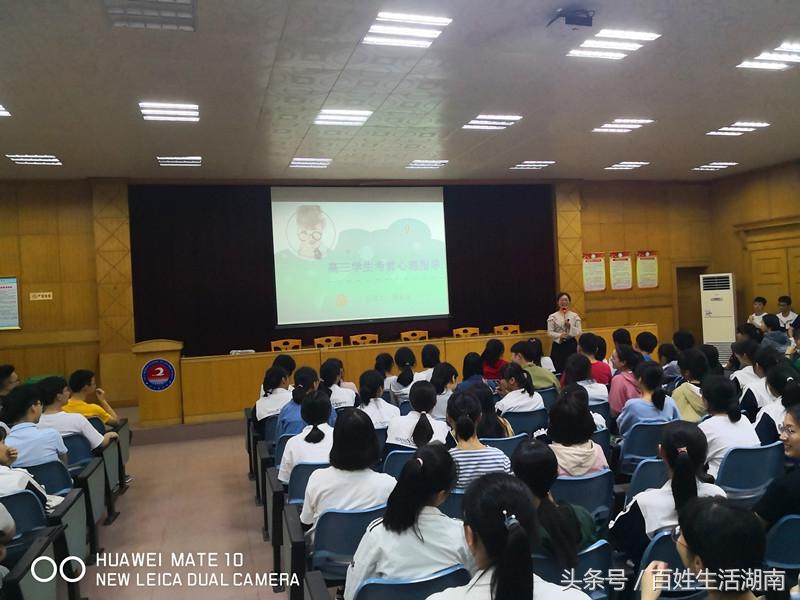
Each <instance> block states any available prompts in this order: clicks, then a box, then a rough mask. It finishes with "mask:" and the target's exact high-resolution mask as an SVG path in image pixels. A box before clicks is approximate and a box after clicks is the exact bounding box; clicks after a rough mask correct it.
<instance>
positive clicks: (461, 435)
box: [447, 392, 511, 488]
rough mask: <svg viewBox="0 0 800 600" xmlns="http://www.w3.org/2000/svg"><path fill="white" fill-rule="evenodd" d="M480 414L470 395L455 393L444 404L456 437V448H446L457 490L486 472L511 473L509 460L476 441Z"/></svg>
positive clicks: (501, 453)
mask: <svg viewBox="0 0 800 600" xmlns="http://www.w3.org/2000/svg"><path fill="white" fill-rule="evenodd" d="M481 413H482V411H481V404H480V401H479V400H478V397H477V396H476V395H475V394H473V393H472V392H456V393H455V394H453V395H452V396H450V400H449V401H448V402H447V422H448V424H449V425H450V429H451V430H452V431H454V432H455V437H456V447H455V448H451V449H450V455H451V456H452V457H453V460H455V461H456V464H457V465H458V483H456V487H458V488H466V487H467V486H468V485H469V484H470V483H472V482H473V481H474V480H475V479H477V478H478V477H480V476H481V475H485V474H486V473H496V472H501V473H510V472H511V461H510V460H509V459H508V457H507V456H506V455H505V453H504V452H503V451H502V450H499V449H498V448H493V447H492V446H486V445H485V444H482V443H481V441H480V440H479V439H478V431H477V425H478V423H479V422H480V420H481Z"/></svg>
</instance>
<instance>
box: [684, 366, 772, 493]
mask: <svg viewBox="0 0 800 600" xmlns="http://www.w3.org/2000/svg"><path fill="white" fill-rule="evenodd" d="M701 392H702V394H703V401H704V402H705V404H706V411H707V412H708V414H709V417H708V418H707V419H705V420H703V421H700V423H698V426H699V427H700V429H701V430H702V432H703V433H704V434H705V435H706V440H707V441H708V453H707V454H708V456H707V460H708V474H709V475H711V476H712V477H714V478H716V477H717V472H718V471H719V466H720V464H722V458H723V457H724V456H725V454H726V453H727V452H728V450H730V449H731V448H743V447H747V448H749V447H752V446H760V445H761V442H760V441H759V439H758V435H756V430H755V428H754V427H753V424H752V423H751V422H750V421H748V420H747V419H743V418H742V413H741V412H740V411H739V401H738V400H737V399H736V387H735V386H734V385H733V382H731V381H730V379H728V378H727V377H725V376H724V375H707V376H706V378H705V379H704V380H703V385H702V387H701Z"/></svg>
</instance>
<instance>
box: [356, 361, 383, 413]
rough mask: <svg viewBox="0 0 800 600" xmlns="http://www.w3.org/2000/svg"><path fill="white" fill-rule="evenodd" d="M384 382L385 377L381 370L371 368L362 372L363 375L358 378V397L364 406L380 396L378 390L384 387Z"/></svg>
mask: <svg viewBox="0 0 800 600" xmlns="http://www.w3.org/2000/svg"><path fill="white" fill-rule="evenodd" d="M383 382H384V377H383V375H382V374H381V373H380V371H375V370H374V369H370V370H369V371H364V372H363V373H362V374H361V377H359V378H358V397H359V399H360V400H361V404H362V405H363V406H366V405H367V404H369V403H370V400H372V399H373V398H377V397H378V390H379V389H381V388H382V387H383Z"/></svg>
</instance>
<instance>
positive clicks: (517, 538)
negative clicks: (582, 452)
mask: <svg viewBox="0 0 800 600" xmlns="http://www.w3.org/2000/svg"><path fill="white" fill-rule="evenodd" d="M537 529H538V524H537V522H536V512H535V508H534V498H533V494H532V493H531V491H530V490H529V489H528V486H526V485H525V484H524V483H523V482H522V481H520V480H519V479H517V478H516V477H513V476H511V475H506V474H504V473H491V474H489V475H484V476H483V477H481V478H480V479H477V480H475V481H474V482H473V483H472V485H470V486H469V488H467V493H466V494H464V533H465V534H466V538H467V544H468V546H469V549H470V552H472V555H473V556H474V557H475V564H476V566H477V569H478V570H477V572H476V573H475V576H474V577H473V578H472V580H471V581H470V582H469V583H468V584H467V585H464V586H461V587H454V588H449V589H446V590H444V591H442V592H439V593H437V594H433V595H432V596H428V600H528V599H532V600H552V599H553V598H558V599H561V600H587V599H588V598H589V597H588V596H587V595H586V594H584V593H583V592H581V591H580V590H577V589H575V588H571V589H567V588H562V587H561V586H559V585H556V584H554V583H550V582H548V581H545V580H544V579H541V578H540V577H539V576H538V575H536V574H535V573H534V572H533V556H532V553H533V548H534V541H535V540H536V531H537Z"/></svg>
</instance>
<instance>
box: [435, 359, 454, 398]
mask: <svg viewBox="0 0 800 600" xmlns="http://www.w3.org/2000/svg"><path fill="white" fill-rule="evenodd" d="M454 377H458V371H456V368H455V367H454V366H453V365H451V364H450V363H449V362H443V363H439V364H438V365H436V366H435V367H433V373H432V374H431V383H432V384H433V387H434V388H436V393H437V394H444V391H445V389H447V384H449V383H451V382H452V381H453V378H454Z"/></svg>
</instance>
